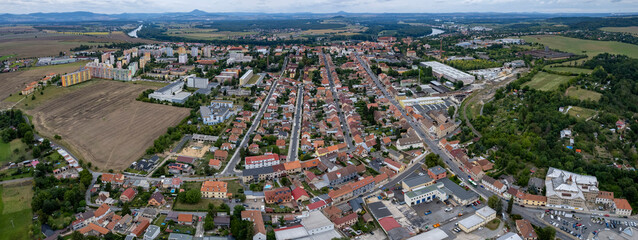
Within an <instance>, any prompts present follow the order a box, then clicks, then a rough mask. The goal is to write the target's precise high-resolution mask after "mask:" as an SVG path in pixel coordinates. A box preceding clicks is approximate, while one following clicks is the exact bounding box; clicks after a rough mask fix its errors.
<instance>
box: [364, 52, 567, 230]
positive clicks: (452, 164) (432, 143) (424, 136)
mask: <svg viewBox="0 0 638 240" xmlns="http://www.w3.org/2000/svg"><path fill="white" fill-rule="evenodd" d="M356 57H357V60H358V61H359V62H360V63H361V65H362V66H363V67H364V68H365V70H366V72H368V75H370V77H371V78H372V79H373V80H374V82H375V83H376V84H377V87H378V88H380V89H381V91H382V92H383V95H384V96H386V98H388V99H389V100H390V102H391V103H392V104H394V105H395V107H397V108H398V109H399V111H400V112H401V115H402V116H403V118H405V119H406V120H407V121H408V123H409V124H410V126H412V128H414V130H415V131H416V133H417V134H418V135H419V136H420V137H421V139H422V140H423V141H424V142H425V143H426V144H427V145H428V147H429V148H430V150H431V151H432V152H433V153H435V154H437V155H439V156H440V157H441V158H442V159H443V160H444V161H445V162H446V163H447V164H448V166H449V167H450V168H451V170H452V172H453V173H454V174H456V175H458V176H459V177H461V178H466V177H467V175H468V174H467V173H465V172H463V171H461V170H460V169H459V168H458V165H457V163H456V162H455V161H454V160H452V158H451V157H450V155H449V153H448V152H445V151H443V150H442V149H441V148H440V147H439V146H438V144H437V143H436V142H435V141H434V140H433V139H432V138H431V137H430V136H429V135H427V134H426V133H425V131H423V129H422V128H421V127H419V125H417V124H416V123H415V122H414V121H413V120H412V119H411V118H408V117H407V114H406V113H405V110H404V109H403V108H401V106H400V105H399V103H398V102H397V101H396V99H394V98H393V97H390V94H388V92H387V90H386V89H385V87H384V86H383V85H382V84H381V82H380V81H379V79H378V78H377V76H376V75H375V74H374V73H373V72H372V70H371V69H370V68H369V67H368V65H367V64H366V63H365V62H364V61H363V60H361V58H360V57H359V56H358V55H357V56H356ZM416 166H418V165H416ZM413 168H414V166H413V167H411V168H410V169H408V170H407V171H405V172H404V173H409V172H412V171H413V170H412V169H413ZM397 179H398V178H397ZM397 179H395V180H397ZM391 183H392V182H391ZM468 185H469V184H468ZM386 186H391V184H390V183H388V184H386ZM468 187H470V189H472V190H473V191H475V192H477V193H478V194H480V195H481V196H482V197H483V198H485V199H487V198H488V197H489V196H492V195H494V193H492V192H489V191H487V190H485V189H484V188H472V187H471V186H468ZM505 204H506V203H505ZM506 206H507V205H505V207H506ZM512 213H514V214H519V215H521V216H523V218H524V219H528V220H530V221H531V222H532V223H534V224H536V225H538V226H544V225H546V226H549V225H547V224H545V223H544V222H542V221H540V220H539V219H538V218H536V217H535V216H534V214H533V213H532V212H529V211H528V210H527V209H526V208H523V207H520V206H515V207H514V208H513V209H512ZM556 236H557V237H559V238H561V239H569V236H568V235H566V234H564V233H561V232H559V231H557V233H556Z"/></svg>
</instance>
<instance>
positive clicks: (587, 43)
mask: <svg viewBox="0 0 638 240" xmlns="http://www.w3.org/2000/svg"><path fill="white" fill-rule="evenodd" d="M522 39H524V40H525V41H527V42H535V43H540V44H543V45H545V46H548V47H549V48H553V49H558V50H561V51H565V52H570V53H575V54H586V55H587V56H589V57H593V56H596V55H598V54H601V53H611V54H624V55H627V56H629V57H632V58H638V46H637V45H633V44H628V43H621V42H614V41H595V40H584V39H577V38H569V37H563V36H556V35H533V36H524V37H522Z"/></svg>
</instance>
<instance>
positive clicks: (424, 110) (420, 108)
mask: <svg viewBox="0 0 638 240" xmlns="http://www.w3.org/2000/svg"><path fill="white" fill-rule="evenodd" d="M453 105H454V103H452V102H451V101H450V100H447V99H445V100H443V103H439V104H424V105H412V107H413V108H414V109H416V110H417V111H418V112H419V114H421V115H423V114H425V113H427V112H429V111H435V110H446V109H447V108H448V107H450V106H453Z"/></svg>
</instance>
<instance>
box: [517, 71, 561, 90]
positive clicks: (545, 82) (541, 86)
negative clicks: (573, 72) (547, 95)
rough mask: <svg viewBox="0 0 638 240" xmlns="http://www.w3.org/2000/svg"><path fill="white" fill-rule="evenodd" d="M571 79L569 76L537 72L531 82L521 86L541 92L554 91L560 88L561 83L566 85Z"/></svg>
mask: <svg viewBox="0 0 638 240" xmlns="http://www.w3.org/2000/svg"><path fill="white" fill-rule="evenodd" d="M571 78H572V77H571V76H563V75H557V74H551V73H546V72H538V73H537V74H536V75H534V77H533V78H532V80H531V81H529V82H527V83H525V84H524V85H523V86H529V87H531V88H534V89H537V90H541V91H552V90H556V89H557V88H558V86H560V85H561V84H562V83H566V82H567V81H569V79H571Z"/></svg>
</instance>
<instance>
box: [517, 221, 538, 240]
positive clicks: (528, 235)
mask: <svg viewBox="0 0 638 240" xmlns="http://www.w3.org/2000/svg"><path fill="white" fill-rule="evenodd" d="M516 230H517V231H518V233H519V234H520V235H521V236H523V239H524V240H536V239H538V235H537V234H536V231H534V227H532V224H531V223H530V222H529V220H525V219H521V220H516Z"/></svg>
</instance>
